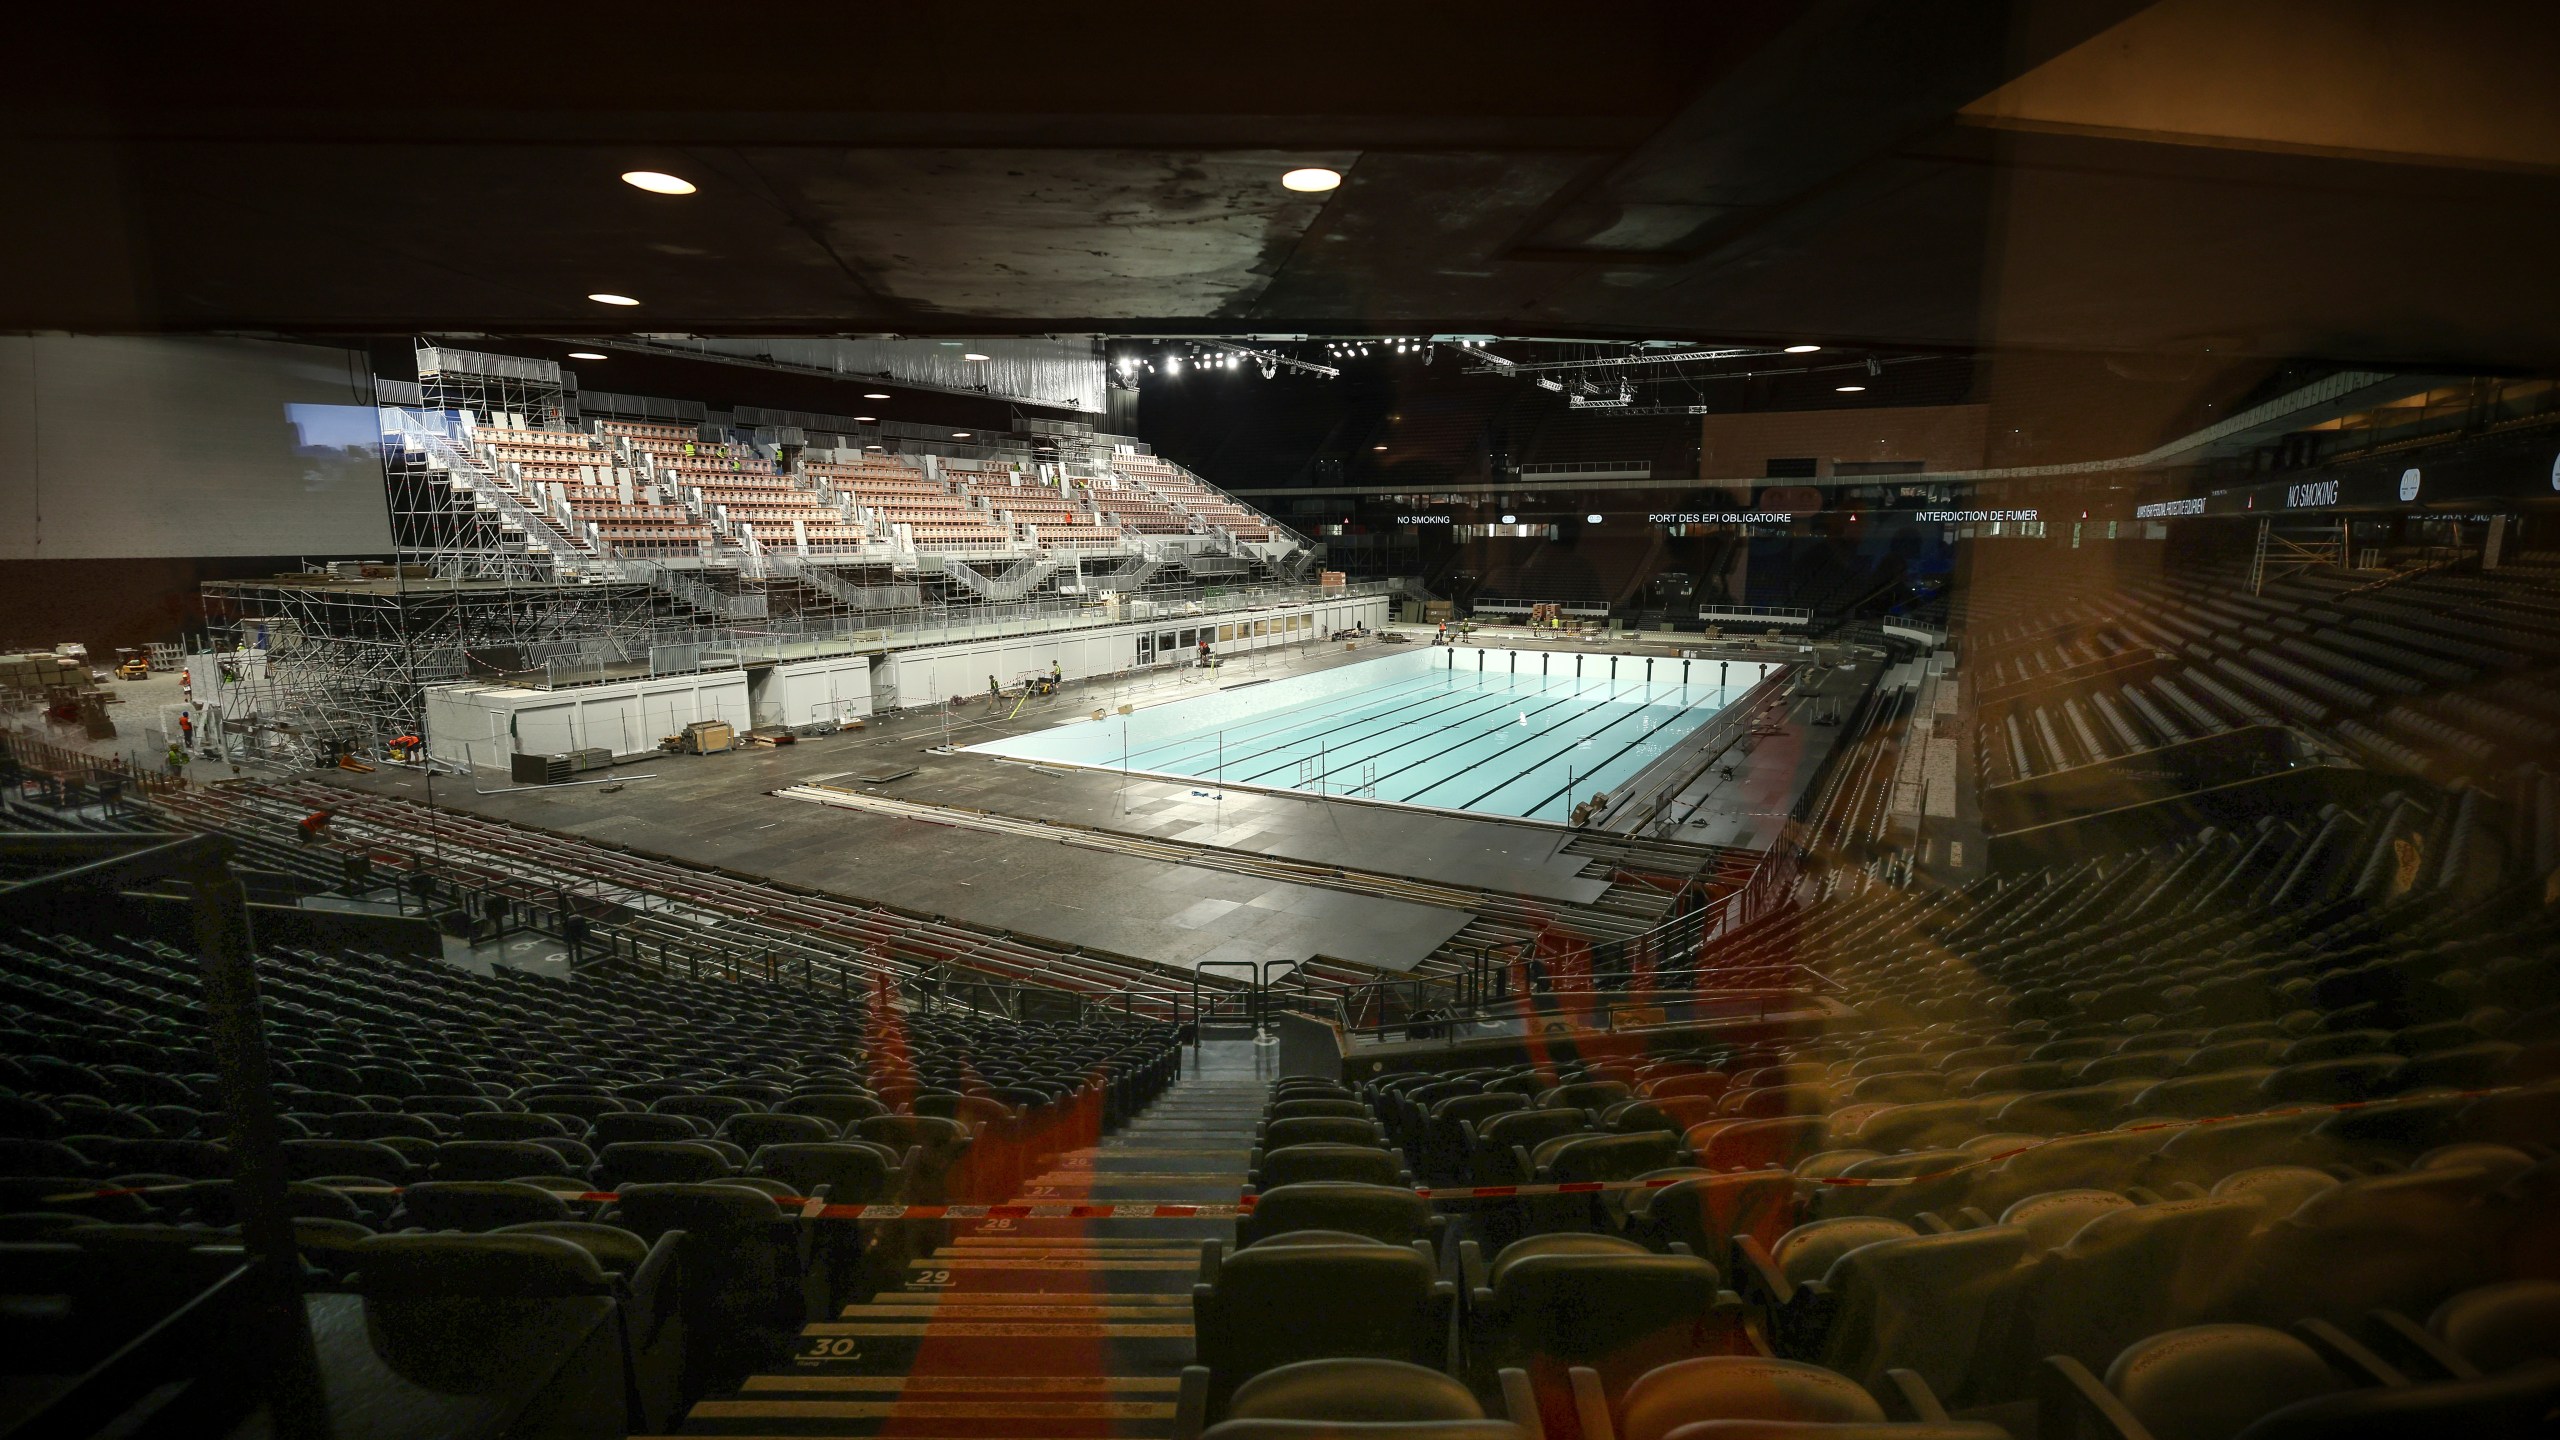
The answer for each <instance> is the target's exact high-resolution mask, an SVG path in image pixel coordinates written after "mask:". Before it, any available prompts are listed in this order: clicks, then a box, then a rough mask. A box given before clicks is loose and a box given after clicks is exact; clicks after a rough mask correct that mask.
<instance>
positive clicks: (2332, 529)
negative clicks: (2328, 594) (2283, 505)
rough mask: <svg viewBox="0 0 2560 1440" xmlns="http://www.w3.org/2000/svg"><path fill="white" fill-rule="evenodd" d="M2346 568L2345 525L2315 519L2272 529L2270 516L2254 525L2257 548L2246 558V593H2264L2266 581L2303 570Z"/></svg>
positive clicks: (2299, 572) (2340, 522) (2341, 521)
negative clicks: (2247, 580) (2247, 584)
mask: <svg viewBox="0 0 2560 1440" xmlns="http://www.w3.org/2000/svg"><path fill="white" fill-rule="evenodd" d="M2346 568H2347V522H2346V521H2345V520H2344V519H2337V520H2318V521H2312V522H2310V523H2308V524H2297V525H2293V526H2291V527H2289V528H2287V529H2284V530H2278V529H2277V528H2276V519H2275V517H2274V516H2272V515H2270V516H2267V517H2265V518H2264V519H2261V520H2260V521H2259V522H2258V544H2257V548H2256V549H2255V550H2254V551H2252V552H2251V554H2250V556H2249V593H2250V594H2252V595H2262V594H2265V593H2266V588H2267V582H2268V581H2270V580H2283V579H2286V578H2288V577H2291V576H2295V575H2299V574H2301V573H2302V572H2303V571H2305V570H2322V569H2334V570H2344V569H2346Z"/></svg>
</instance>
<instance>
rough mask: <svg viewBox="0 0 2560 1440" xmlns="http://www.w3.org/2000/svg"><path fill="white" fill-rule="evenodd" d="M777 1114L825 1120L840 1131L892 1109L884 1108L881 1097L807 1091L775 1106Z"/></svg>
mask: <svg viewBox="0 0 2560 1440" xmlns="http://www.w3.org/2000/svg"><path fill="white" fill-rule="evenodd" d="M773 1110H774V1113H775V1114H777V1115H806V1116H810V1117H813V1118H815V1119H819V1120H825V1121H828V1122H830V1123H832V1124H834V1125H836V1126H837V1127H838V1128H840V1129H842V1128H847V1127H850V1126H853V1125H857V1124H860V1123H861V1122H862V1121H865V1120H868V1119H870V1118H871V1117H873V1116H875V1115H886V1114H888V1113H889V1107H888V1106H886V1105H884V1104H882V1103H881V1102H880V1100H879V1098H878V1097H877V1096H873V1095H869V1094H859V1093H849V1092H847V1093H835V1092H828V1093H811V1092H808V1091H803V1092H801V1093H800V1094H797V1095H794V1096H792V1097H791V1098H790V1099H787V1100H785V1101H783V1102H782V1103H781V1104H779V1105H776V1106H774V1107H773Z"/></svg>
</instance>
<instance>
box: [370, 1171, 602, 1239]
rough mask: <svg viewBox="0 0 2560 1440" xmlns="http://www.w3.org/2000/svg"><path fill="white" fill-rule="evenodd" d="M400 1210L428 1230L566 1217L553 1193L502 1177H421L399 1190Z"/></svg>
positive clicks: (477, 1228)
mask: <svg viewBox="0 0 2560 1440" xmlns="http://www.w3.org/2000/svg"><path fill="white" fill-rule="evenodd" d="M400 1208H401V1209H402V1210H404V1211H406V1212H407V1213H408V1217H409V1221H410V1223H411V1224H414V1225H419V1226H423V1227H425V1228H426V1229H429V1230H470V1231H483V1230H501V1229H504V1228H506V1227H508V1226H510V1225H527V1224H533V1223H535V1222H538V1221H553V1220H568V1219H570V1218H572V1217H571V1215H570V1213H569V1207H568V1205H567V1204H566V1203H564V1202H563V1201H562V1200H561V1199H560V1197H559V1196H558V1195H556V1194H554V1193H553V1192H551V1191H549V1190H545V1189H543V1188H542V1187H540V1186H538V1185H519V1184H516V1183H513V1182H511V1181H505V1180H429V1181H423V1182H421V1183H419V1184H416V1185H412V1186H410V1187H409V1188H408V1189H407V1190H405V1191H403V1192H401V1196H400Z"/></svg>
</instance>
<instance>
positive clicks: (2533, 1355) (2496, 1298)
mask: <svg viewBox="0 0 2560 1440" xmlns="http://www.w3.org/2000/svg"><path fill="white" fill-rule="evenodd" d="M2377 1318H2381V1317H2377ZM2389 1318H2390V1319H2393V1320H2398V1319H2399V1317H2398V1316H2397V1315H2391V1316H2389ZM2400 1326H2401V1328H2402V1329H2403V1331H2404V1333H2405V1332H2407V1331H2410V1330H2414V1328H2415V1327H2412V1326H2408V1325H2407V1323H2406V1322H2405V1321H2400ZM2421 1333H2422V1334H2423V1336H2424V1338H2425V1340H2426V1341H2428V1342H2431V1343H2430V1344H2428V1345H2427V1346H2426V1353H2427V1354H2428V1356H2429V1358H2431V1359H2433V1360H2434V1361H2435V1362H2436V1364H2437V1365H2438V1366H2439V1372H2438V1373H2441V1374H2443V1375H2444V1376H2445V1377H2446V1378H2449V1379H2469V1378H2471V1377H2473V1376H2478V1375H2497V1374H2502V1373H2504V1372H2506V1371H2509V1370H2513V1369H2515V1368H2516V1367H2518V1366H2520V1365H2530V1364H2533V1363H2535V1362H2537V1361H2552V1360H2560V1281H2553V1280H2540V1279H2536V1280H2508V1281H2502V1282H2500V1283H2498V1284H2494V1285H2483V1286H2480V1287H2478V1288H2476V1289H2472V1290H2466V1291H2464V1292H2462V1293H2461V1294H2459V1295H2455V1296H2452V1297H2450V1298H2448V1299H2447V1300H2446V1301H2445V1302H2444V1303H2443V1304H2442V1305H2439V1306H2437V1307H2436V1310H2435V1313H2434V1314H2432V1315H2430V1316H2428V1317H2427V1325H2426V1329H2425V1331H2424V1332H2421Z"/></svg>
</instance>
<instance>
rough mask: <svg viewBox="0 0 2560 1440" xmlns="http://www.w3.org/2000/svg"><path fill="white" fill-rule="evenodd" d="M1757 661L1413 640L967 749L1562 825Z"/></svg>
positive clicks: (1749, 680)
mask: <svg viewBox="0 0 2560 1440" xmlns="http://www.w3.org/2000/svg"><path fill="white" fill-rule="evenodd" d="M1769 668H1770V667H1768V666H1765V665H1761V664H1756V663H1748V662H1738V661H1737V662H1733V663H1730V664H1726V663H1724V662H1719V661H1714V660H1679V659H1664V658H1654V659H1651V660H1648V659H1647V658H1646V657H1643V656H1638V655H1616V656H1611V655H1574V654H1569V653H1561V652H1556V651H1538V650H1477V649H1473V648H1455V649H1451V648H1443V647H1425V648H1421V649H1415V650H1407V651H1402V652H1399V653H1397V654H1393V655H1389V656H1385V657H1382V658H1380V659H1376V660H1367V661H1362V662H1360V663H1359V664H1355V665H1344V666H1340V667H1337V668H1335V669H1331V670H1323V671H1318V672H1316V673H1314V674H1311V675H1294V676H1291V677H1289V678H1288V679H1285V680H1274V681H1270V682H1268V683H1262V684H1251V685H1238V686H1233V687H1231V688H1228V689H1225V690H1219V691H1215V692H1204V693H1202V694H1199V695H1195V696H1192V697H1190V698H1189V699H1184V700H1177V701H1172V702H1170V703H1167V704H1163V705H1155V706H1149V707H1148V708H1146V709H1143V710H1139V711H1137V712H1136V713H1135V714H1132V715H1128V716H1120V715H1112V716H1108V717H1106V718H1104V719H1101V720H1092V719H1085V720H1077V721H1072V722H1070V723H1068V724H1065V725H1060V726H1057V727H1055V728H1053V729H1048V730H1041V731H1036V732H1034V733H1032V734H1028V735H1018V736H1014V737H1013V738H1011V739H1006V740H991V741H989V742H987V743H985V744H983V745H972V746H970V747H968V748H969V749H970V750H972V751H975V752H978V753H981V754H990V755H1004V756H1009V757H1011V758H1014V759H1018V760H1037V761H1048V762H1052V763H1057V764H1065V765H1087V766H1093V767H1096V768H1099V769H1110V770H1119V769H1123V768H1126V769H1127V770H1129V771H1131V772H1133V773H1144V774H1150V775H1166V776H1176V777H1180V778H1183V779H1189V780H1205V781H1212V782H1218V783H1226V784H1238V785H1257V786H1263V787H1267V788H1273V789H1282V790H1301V791H1305V792H1307V793H1310V794H1327V795H1357V796H1360V797H1362V798H1366V799H1375V800H1384V801H1391V802H1395V803H1398V804H1406V805H1428V806H1431V807H1433V808H1435V809H1442V810H1473V811H1479V812H1483V813H1487V814H1494V815H1516V816H1522V817H1525V818H1529V819H1535V820H1554V821H1561V820H1563V819H1564V818H1565V817H1566V816H1567V814H1568V813H1570V812H1571V810H1572V809H1573V805H1574V801H1575V799H1576V798H1586V799H1587V798H1588V797H1589V796H1590V795H1591V793H1592V792H1593V791H1595V790H1613V789H1615V788H1616V787H1617V786H1618V785H1619V784H1620V783H1622V782H1624V781H1625V780H1627V779H1628V778H1629V777H1631V776H1633V775H1634V774H1636V772H1638V771H1640V770H1642V769H1643V768H1644V767H1645V766H1646V765H1648V764H1650V763H1651V762H1652V761H1653V760H1654V758H1655V757H1656V756H1659V755H1661V754H1662V753H1663V752H1664V751H1665V750H1667V749H1669V748H1670V747H1671V746H1672V745H1674V744H1677V743H1678V742H1679V741H1680V739H1681V738H1682V737H1683V736H1686V735H1687V734H1688V733H1689V732H1690V731H1692V730H1695V729H1697V728H1698V727H1699V726H1700V725H1703V724H1705V723H1706V722H1707V721H1708V720H1710V719H1712V718H1714V716H1715V714H1716V712H1717V711H1719V710H1721V709H1723V708H1724V707H1725V706H1726V705H1728V704H1730V703H1731V702H1732V701H1734V700H1735V699H1738V698H1739V697H1740V696H1741V695H1742V694H1743V692H1745V691H1746V690H1749V689H1750V688H1751V687H1752V686H1753V685H1755V684H1757V683H1758V682H1759V680H1760V678H1761V676H1762V675H1763V674H1765V673H1766V672H1767V671H1768V669H1769Z"/></svg>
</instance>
